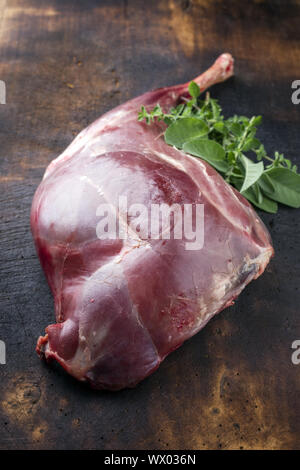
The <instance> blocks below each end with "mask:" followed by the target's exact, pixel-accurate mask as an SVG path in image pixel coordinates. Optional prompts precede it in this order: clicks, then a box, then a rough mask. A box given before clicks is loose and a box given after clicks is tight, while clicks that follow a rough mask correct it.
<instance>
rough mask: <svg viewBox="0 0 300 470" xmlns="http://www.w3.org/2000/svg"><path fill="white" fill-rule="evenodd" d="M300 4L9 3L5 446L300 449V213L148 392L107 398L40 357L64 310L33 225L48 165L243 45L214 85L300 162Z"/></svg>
mask: <svg viewBox="0 0 300 470" xmlns="http://www.w3.org/2000/svg"><path fill="white" fill-rule="evenodd" d="M299 17H300V2H299V1H271V0H270V1H243V2H240V1H237V0H236V1H233V0H232V1H226V2H221V1H204V0H197V1H196V0H194V1H179V0H169V1H165V0H160V1H159V2H155V1H153V2H145V1H139V0H123V1H121V0H116V1H96V0H81V1H79V0H77V1H75V0H72V1H71V0H64V1H63V0H53V1H51V0H48V1H46V0H23V1H21V0H7V1H5V0H0V79H1V80H4V81H5V82H6V86H7V104H6V105H1V106H0V123H1V125H0V142H1V145H0V165H1V180H0V184H1V187H0V188H1V189H0V203H1V246H0V256H1V266H0V269H1V274H0V276H1V290H0V296H1V297H0V340H2V341H5V342H6V346H7V364H6V365H0V377H1V378H0V448H2V449H29V448H33V449H55V448H58V449H75V448H82V449H94V448H97V449H185V448H187V449H240V448H243V449H254V448H256V449H257V448H263V449H275V448H276V449H278V448H280V449H296V448H298V449H299V448H300V402H299V399H298V397H299V392H300V365H299V366H295V365H293V364H292V362H291V354H292V350H291V344H292V342H293V341H294V340H296V339H300V311H299V304H300V291H299V279H300V259H299V255H300V243H299V228H300V211H299V210H298V211H297V210H292V209H288V208H284V207H280V210H279V213H278V214H277V215H276V216H271V215H267V214H262V218H263V220H264V221H265V223H266V225H267V226H268V227H269V229H270V231H271V234H272V238H273V241H274V246H275V250H276V256H275V258H274V259H273V260H272V262H271V263H270V265H269V267H268V269H267V271H266V272H265V274H264V275H263V276H262V277H261V278H260V279H258V280H257V281H255V282H253V283H252V284H251V285H249V286H248V287H247V288H246V290H245V291H244V292H243V293H242V295H241V296H240V298H239V299H238V301H237V302H236V304H235V305H234V306H233V307H231V308H229V309H226V310H225V311H224V312H222V313H221V314H220V315H218V316H217V317H215V318H214V319H213V320H212V321H211V322H210V323H209V324H208V326H206V328H204V330H202V331H201V332H200V333H199V334H198V335H196V336H195V337H194V338H193V339H191V340H190V341H188V342H186V343H185V345H183V346H182V347H181V348H180V349H179V350H177V351H176V352H174V353H173V354H171V355H170V356H169V358H167V359H166V360H165V362H164V363H163V364H162V365H161V367H160V369H159V370H158V371H157V372H156V373H155V374H153V375H152V376H151V377H149V378H147V379H146V380H145V381H144V382H143V383H141V384H140V385H139V386H138V387H137V388H136V389H134V390H125V391H122V392H119V393H107V392H95V391H91V390H89V389H88V388H87V387H86V386H84V385H82V384H80V383H77V382H76V381H75V380H73V379H72V378H70V377H68V376H67V375H66V374H65V373H64V372H63V371H62V370H61V369H59V368H56V367H54V368H51V367H48V366H46V365H45V364H43V363H42V362H40V360H39V359H38V357H37V356H36V354H35V351H34V348H35V343H36V340H37V338H38V336H39V335H40V334H42V333H43V331H44V328H45V327H46V326H47V325H48V324H49V323H52V322H53V319H54V316H53V302H52V298H51V295H50V292H49V289H48V286H47V284H46V281H45V278H44V275H43V273H42V270H41V268H40V265H39V262H38V259H37V257H36V254H35V250H34V246H33V242H32V239H31V234H30V227H29V213H30V205H31V200H32V196H33V194H34V191H35V189H36V187H37V185H38V183H39V181H40V180H41V178H42V175H43V172H44V169H45V167H46V166H47V164H48V163H49V162H50V161H51V160H52V159H53V158H54V157H56V156H57V155H58V154H59V153H60V152H61V151H62V150H63V149H64V148H65V147H66V146H67V145H68V144H69V143H70V141H71V140H72V139H73V137H74V136H75V135H76V134H77V133H78V132H79V131H80V130H81V129H82V128H83V127H85V126H86V125H87V124H89V123H91V122H92V121H93V120H94V119H95V118H97V117H98V116H99V115H101V114H102V113H103V112H105V111H107V110H108V109H110V108H112V107H114V106H116V105H118V104H119V103H122V102H123V101H125V100H127V99H129V98H131V97H133V96H136V95H138V94H140V93H141V92H144V91H146V90H148V89H151V88H155V87H159V86H163V85H171V84H173V83H180V82H184V81H187V80H189V79H192V78H193V77H195V76H196V75H198V74H199V73H200V72H201V71H203V70H204V69H206V68H207V67H208V66H209V65H210V64H211V63H212V62H213V60H214V59H215V58H216V57H217V55H218V54H219V53H221V52H223V51H229V52H231V53H232V54H233V56H234V57H235V60H236V69H235V70H236V76H235V78H233V79H231V80H230V81H228V82H227V83H224V84H221V85H218V86H216V87H215V88H214V89H213V90H212V94H213V96H214V97H217V98H219V99H220V101H221V104H222V106H223V108H224V111H225V113H226V114H227V115H230V114H233V113H241V114H245V115H253V114H262V115H263V117H264V125H263V128H262V130H261V131H260V136H261V138H262V139H263V140H264V142H265V143H266V147H267V149H268V150H269V151H270V152H273V151H274V150H277V149H278V150H281V151H284V152H285V153H286V155H287V156H289V157H290V158H292V159H293V160H294V161H295V162H297V161H298V163H299V164H300V155H299V149H300V137H299V125H300V105H299V106H296V105H293V104H292V102H291V93H292V90H291V83H292V81H293V80H295V79H300V67H299V64H300V47H299V40H300V29H299Z"/></svg>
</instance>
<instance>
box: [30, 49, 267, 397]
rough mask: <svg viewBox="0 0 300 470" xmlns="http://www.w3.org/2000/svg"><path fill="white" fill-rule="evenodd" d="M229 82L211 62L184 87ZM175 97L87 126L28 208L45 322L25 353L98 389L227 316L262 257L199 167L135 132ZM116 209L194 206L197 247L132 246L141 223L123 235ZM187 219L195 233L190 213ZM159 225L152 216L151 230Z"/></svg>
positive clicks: (260, 243)
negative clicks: (46, 297)
mask: <svg viewBox="0 0 300 470" xmlns="http://www.w3.org/2000/svg"><path fill="white" fill-rule="evenodd" d="M232 73H233V59H232V57H231V56H230V54H222V55H221V56H220V57H219V58H218V59H217V60H216V62H215V63H214V64H213V66H212V67H211V68H210V69H208V70H207V71H206V72H205V73H203V74H202V75H200V76H199V77H197V78H196V79H195V81H196V82H197V83H198V85H199V86H200V88H201V90H204V89H205V88H207V87H209V86H211V85H213V84H214V83H217V82H220V81H223V80H225V79H226V78H228V77H230V76H231V75H232ZM187 86H188V84H184V85H177V86H172V87H169V88H161V89H158V90H155V91H152V92H149V93H145V94H144V95H142V96H140V97H138V98H135V99H133V100H131V101H129V102H127V103H125V104H123V105H121V106H119V107H117V108H116V109H113V110H112V111H110V112H108V113H107V114H105V115H104V116H102V117H101V118H99V119H98V120H97V121H95V122H94V123H93V124H91V125H90V126H89V127H87V128H86V129H85V130H83V131H82V132H81V133H80V134H79V135H78V136H77V138H76V139H75V140H74V141H73V142H72V143H71V144H70V146H69V147H68V148H67V149H66V150H65V151H64V152H63V153H62V155H61V156H60V157H58V158H56V159H55V160H54V161H53V162H52V163H51V164H50V165H49V167H48V168H47V170H46V173H45V176H44V179H43V181H42V182H41V184H40V185H39V187H38V189H37V191H36V194H35V197H34V200H33V205H32V213H31V226H32V232H33V236H34V240H35V244H36V248H37V252H38V255H39V258H40V261H41V264H42V266H43V269H44V271H45V274H46V277H47V280H48V283H49V285H50V288H51V290H52V293H53V296H54V301H55V313H56V323H55V324H53V325H50V326H48V327H47V328H46V335H45V336H44V337H40V338H39V340H38V344H37V352H38V353H39V354H40V356H41V357H44V358H46V360H50V359H55V360H56V361H57V362H59V363H60V364H61V365H62V366H63V367H64V368H65V369H66V370H67V371H68V372H69V373H70V374H71V375H73V376H74V377H76V378H77V379H79V380H81V381H87V382H89V383H90V384H91V386H93V387H95V388H98V389H111V390H118V389H121V388H124V387H132V386H134V385H136V384H137V383H138V382H139V381H141V380H142V379H144V378H145V377H146V376H148V375H149V374H151V373H152V372H153V371H154V370H156V369H157V367H158V366H159V364H160V363H161V361H162V360H163V359H164V358H165V357H166V356H167V355H168V354H169V353H170V352H171V351H173V350H174V349H176V348H178V347H179V346H180V345H181V344H182V342H183V341H185V340H186V339H188V338H190V337H191V336H193V335H194V334H195V333H197V332H198V331H199V330H200V329H201V328H203V327H204V326H205V324H206V323H207V322H208V321H209V320H210V318H212V317H213V316H214V315H215V314H216V313H218V312H220V311H221V310H222V309H224V308H225V307H227V306H229V305H232V303H233V300H234V299H235V298H236V297H237V296H238V295H239V293H240V292H241V291H242V289H243V288H244V287H245V286H246V284H248V283H249V282H250V281H251V280H252V279H256V278H257V277H258V276H260V274H262V272H263V271H264V269H265V267H266V265H267V263H268V262H269V259H270V257H271V256H272V254H273V248H272V245H271V240H270V237H269V234H268V232H267V230H266V228H265V227H264V225H263V223H262V222H261V221H260V219H259V218H258V216H257V214H256V213H255V211H254V210H253V208H252V207H251V205H250V204H249V203H248V202H247V201H246V200H245V199H244V198H243V197H242V196H241V195H240V194H239V193H238V192H237V191H235V190H234V189H233V188H232V187H231V186H229V185H228V184H227V183H226V182H225V181H224V180H223V179H222V177H221V176H220V175H219V174H218V173H217V172H216V171H215V170H214V169H213V168H211V167H210V166H209V165H208V164H207V163H206V162H204V161H202V160H200V159H197V158H194V157H191V156H189V155H187V154H185V153H184V152H182V151H179V150H177V149H175V148H173V147H171V146H168V145H167V144H166V143H165V141H164V139H163V137H162V133H163V131H164V127H165V125H164V124H163V123H154V124H151V125H150V126H148V125H147V124H145V123H144V122H138V121H137V113H138V110H139V109H140V107H141V105H146V106H147V107H149V108H151V107H153V106H154V105H156V104H157V103H159V104H160V105H161V107H162V108H163V110H165V111H166V110H168V109H169V108H170V107H172V106H174V105H175V104H177V103H178V102H180V100H181V98H182V97H184V96H187ZM120 198H121V199H122V201H123V202H124V200H125V199H126V201H127V202H126V203H127V204H128V207H131V206H132V205H134V204H140V206H138V207H146V209H149V210H150V209H151V208H152V206H153V205H158V206H159V205H164V208H166V207H171V206H172V205H173V204H175V205H176V207H177V208H178V207H180V208H183V207H184V206H185V205H186V206H187V207H192V208H195V207H196V206H197V205H198V206H199V207H203V210H204V220H203V227H202V231H203V237H204V239H203V240H202V242H203V243H202V245H201V246H200V245H199V247H198V248H197V249H191V248H187V243H186V242H187V240H186V239H184V237H182V239H180V238H176V237H175V235H174V234H173V235H174V236H170V238H169V239H168V238H162V237H160V236H152V237H151V236H146V237H145V236H144V237H143V236H142V233H144V232H143V230H144V231H145V227H146V225H147V223H148V222H146V220H147V219H146V217H145V214H144V215H142V213H143V211H140V212H139V218H138V220H139V227H137V225H136V226H135V227H136V230H135V229H134V228H133V226H132V225H131V221H133V217H132V215H133V213H130V211H128V212H127V213H125V212H124V211H123V209H122V207H120ZM141 205H142V206H141ZM99 207H100V208H101V207H102V209H103V207H104V208H106V209H107V212H106V213H105V215H106V216H107V217H108V215H109V212H110V215H112V214H115V216H116V220H117V224H118V226H122V227H123V230H125V229H126V230H125V232H127V237H124V236H123V237H122V236H116V237H114V236H113V235H112V234H110V233H109V230H110V229H109V228H108V227H109V226H110V225H109V223H108V222H107V224H106V225H105V227H106V228H105V230H106V235H104V236H101V233H100V235H99V233H98V232H99V231H97V227H98V229H99V222H101V220H104V219H103V218H101V216H104V212H103V210H102V209H100V210H99ZM135 207H136V206H135ZM137 212H138V211H137ZM137 212H136V214H137ZM124 214H125V215H124ZM202 214H203V212H202ZM191 217H192V219H191V220H192V222H193V224H195V223H196V220H195V218H196V212H195V211H194V210H192V216H191ZM167 219H168V221H170V220H171V219H172V217H171V218H170V217H169V216H168V214H167V213H162V215H160V219H159V227H160V229H161V227H162V226H164V223H165V222H167ZM105 220H106V219H105ZM107 220H110V219H109V218H108V219H107ZM172 220H173V226H172V227H173V229H174V227H175V222H174V221H175V216H174V218H173V219H172ZM120 233H121V232H120ZM110 235H111V236H110ZM171 235H172V233H171Z"/></svg>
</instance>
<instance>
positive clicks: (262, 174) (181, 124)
mask: <svg viewBox="0 0 300 470" xmlns="http://www.w3.org/2000/svg"><path fill="white" fill-rule="evenodd" d="M189 93H190V95H191V99H190V100H186V102H184V103H181V104H179V105H178V106H176V107H175V108H172V109H171V110H170V111H169V113H164V112H163V110H162V109H161V107H160V105H159V104H157V105H156V106H155V107H154V108H153V109H152V110H150V111H147V109H146V108H145V107H144V106H142V107H141V110H140V112H139V114H138V120H139V121H143V120H144V119H145V121H146V123H147V124H151V123H153V122H154V121H155V120H157V121H164V122H165V123H166V124H167V126H168V127H167V129H166V131H165V133H164V138H165V141H166V143H167V144H169V145H172V146H174V147H176V148H178V149H181V150H183V151H184V152H186V153H189V154H191V155H193V156H195V157H198V158H201V159H203V160H205V161H207V162H208V163H209V164H210V165H212V166H213V167H214V168H215V169H216V170H217V171H218V172H219V173H220V174H221V175H222V176H223V177H224V179H225V180H226V181H227V182H228V183H230V184H231V185H232V186H234V187H235V188H236V189H237V190H238V191H240V192H241V193H242V194H243V196H244V197H245V198H246V199H248V200H249V201H250V202H251V203H252V204H254V205H255V206H257V207H258V208H259V209H262V210H264V211H266V212H269V213H276V212H277V210H278V204H277V203H278V202H280V203H282V204H285V205H287V206H290V207H295V208H299V207H300V175H299V174H298V173H297V166H296V165H293V164H292V162H291V161H290V160H289V159H288V158H285V157H284V155H283V154H281V153H279V152H275V154H274V157H273V158H272V157H270V156H269V155H268V154H267V152H266V150H265V147H264V146H263V144H262V143H261V142H260V140H259V139H258V138H257V137H256V132H257V127H258V126H259V125H260V124H261V121H262V118H261V116H254V117H252V118H251V119H249V118H247V117H245V116H236V115H235V116H233V117H230V118H228V119H225V118H224V116H223V115H222V109H221V107H220V105H219V104H218V101H217V100H215V99H212V98H211V97H210V95H209V93H206V97H205V99H204V100H200V98H199V97H200V88H199V86H198V85H197V84H196V83H195V82H191V83H190V84H189ZM249 157H252V158H249ZM253 157H254V161H253Z"/></svg>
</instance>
